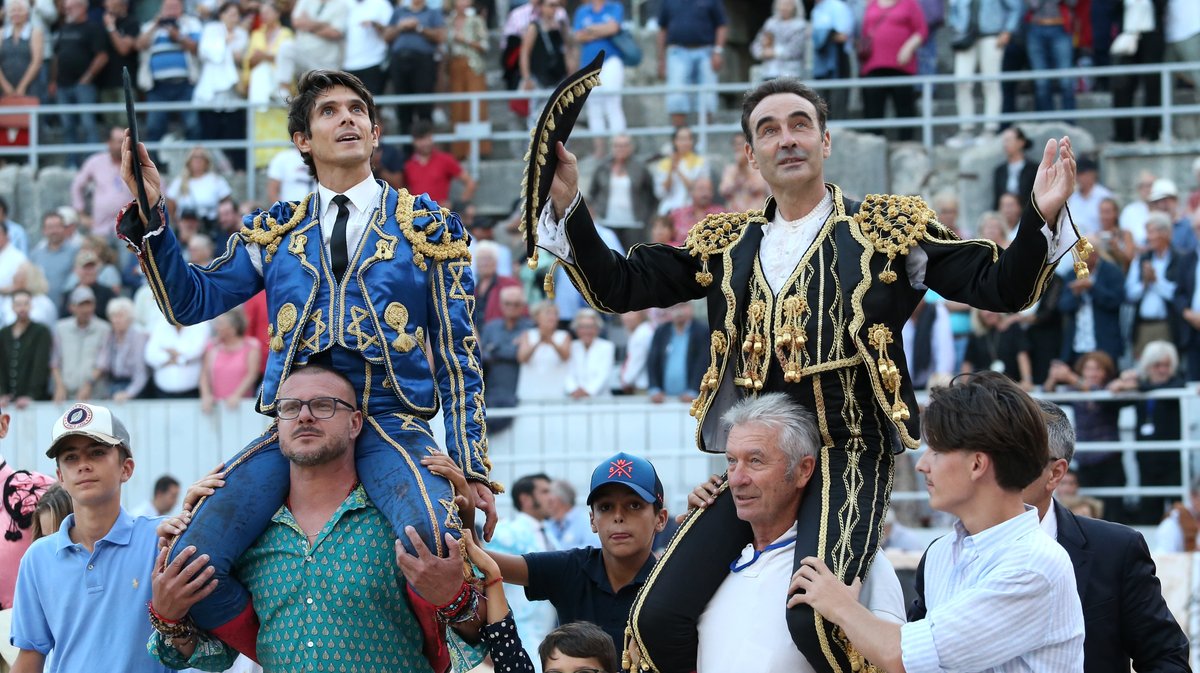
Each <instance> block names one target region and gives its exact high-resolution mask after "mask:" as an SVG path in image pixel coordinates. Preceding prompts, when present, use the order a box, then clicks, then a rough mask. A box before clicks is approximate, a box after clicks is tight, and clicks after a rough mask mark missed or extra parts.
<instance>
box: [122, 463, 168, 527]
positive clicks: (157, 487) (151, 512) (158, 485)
mask: <svg viewBox="0 0 1200 673" xmlns="http://www.w3.org/2000/svg"><path fill="white" fill-rule="evenodd" d="M177 504H179V480H177V479H176V478H175V477H172V476H171V475H169V474H164V475H163V476H161V477H159V478H158V479H157V480H155V482H154V494H153V496H152V497H151V498H150V499H149V500H147V501H145V502H143V503H142V504H141V505H138V506H137V507H134V508H133V509H131V510H129V515H130V516H134V517H137V516H145V517H150V518H154V517H160V516H166V515H168V514H170V513H171V512H173V511H175V505H177Z"/></svg>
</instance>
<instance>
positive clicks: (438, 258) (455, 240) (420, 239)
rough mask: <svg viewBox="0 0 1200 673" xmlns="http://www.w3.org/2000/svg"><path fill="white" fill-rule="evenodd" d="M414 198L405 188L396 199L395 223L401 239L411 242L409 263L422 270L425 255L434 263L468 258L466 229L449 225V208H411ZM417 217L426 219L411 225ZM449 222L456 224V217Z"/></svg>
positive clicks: (426, 268) (469, 254)
mask: <svg viewBox="0 0 1200 673" xmlns="http://www.w3.org/2000/svg"><path fill="white" fill-rule="evenodd" d="M416 200H417V199H416V197H415V196H413V195H412V194H409V193H408V190H407V189H401V190H400V191H399V196H398V198H397V199H396V224H397V225H398V226H399V227H400V231H401V233H403V234H404V238H406V239H407V240H408V242H409V244H410V245H412V250H413V264H416V265H417V267H419V268H420V269H421V270H422V271H426V270H428V267H427V266H426V264H425V258H426V257H428V258H430V259H432V260H434V261H435V262H444V261H446V260H450V259H470V258H471V252H470V249H469V248H468V247H467V244H468V240H469V239H468V236H467V230H466V228H464V227H463V226H462V224H461V223H459V224H458V226H457V227H452V226H450V223H451V221H452V220H451V218H450V211H449V210H447V209H445V208H441V207H439V208H438V209H437V210H428V209H422V210H413V207H414V204H415V203H416ZM418 217H423V218H426V219H425V223H424V225H423V226H421V228H417V226H416V224H414V221H415V220H416V219H417V218H418ZM453 222H456V223H457V222H458V219H457V218H455V219H454V220H453Z"/></svg>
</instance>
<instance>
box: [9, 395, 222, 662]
mask: <svg viewBox="0 0 1200 673" xmlns="http://www.w3.org/2000/svg"><path fill="white" fill-rule="evenodd" d="M46 456H47V457H48V458H52V459H53V460H54V462H55V464H56V467H57V469H56V474H57V476H58V480H59V482H61V483H62V485H63V488H65V489H66V491H67V493H68V494H69V495H70V496H71V504H72V505H73V507H74V513H73V514H70V515H68V516H67V518H66V519H64V520H63V523H62V526H61V527H60V528H59V530H58V532H57V533H54V534H52V535H49V536H47V537H44V538H42V539H40V540H38V541H36V542H34V543H33V544H32V545H31V546H30V547H29V551H28V552H26V554H25V556H24V558H22V559H21V566H20V570H19V571H18V573H17V590H16V598H15V602H14V606H13V610H14V615H13V624H12V632H11V636H10V640H11V642H12V644H13V646H15V647H17V648H19V649H20V654H18V655H17V661H16V664H15V665H14V667H13V670H14V671H42V670H50V671H89V670H95V669H96V665H97V662H98V661H100V660H101V659H98V657H100V658H102V660H103V662H104V665H103V668H104V669H105V670H111V671H124V672H135V673H141V672H154V673H158V672H160V671H166V670H168V669H166V668H164V667H163V666H161V665H160V664H158V663H157V662H156V661H154V659H152V658H151V657H150V655H149V654H147V653H146V641H147V639H149V637H150V632H151V626H150V622H149V621H148V620H147V619H146V613H145V611H144V610H143V606H145V605H146V604H148V603H149V601H150V596H151V592H150V589H151V572H152V570H153V568H154V563H155V540H156V534H155V527H156V526H157V524H158V520H157V519H146V518H136V519H135V518H133V517H131V516H130V515H129V513H128V512H126V511H125V510H124V508H122V507H121V485H122V484H124V483H125V482H126V481H128V480H129V478H130V477H131V476H132V475H133V457H132V454H131V450H130V441H129V431H128V430H126V429H125V425H124V424H123V423H121V421H120V419H118V418H117V417H116V416H114V415H113V413H112V411H110V410H109V409H108V408H106V407H101V406H95V405H91V404H84V403H78V404H75V405H73V406H72V407H71V408H69V409H67V411H66V413H64V414H63V415H62V416H61V417H60V418H59V419H58V420H57V421H55V423H54V428H53V429H52V430H51V433H50V448H49V449H47V450H46ZM186 556H190V554H186V555H181V558H183V559H184V560H186ZM201 560H205V559H204V557H201ZM196 567H197V568H198V567H200V566H196ZM184 572H187V570H185V571H184ZM209 575H210V573H201V574H199V575H198V576H197V577H196V579H195V581H196V582H198V583H199V584H201V585H203V584H204V583H205V582H208V580H209ZM206 590H209V589H207V588H206ZM101 625H102V626H101ZM47 662H49V665H47Z"/></svg>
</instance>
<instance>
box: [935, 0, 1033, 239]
mask: <svg viewBox="0 0 1200 673" xmlns="http://www.w3.org/2000/svg"><path fill="white" fill-rule="evenodd" d="M968 1H973V0H968ZM995 39H996V40H999V38H995ZM961 54H962V52H957V53H956V54H955V57H954V58H955V59H957V58H958V57H959V55H961ZM992 83H993V84H995V85H996V86H997V87H999V86H1000V83H999V82H992ZM998 94H999V91H998V90H997V95H998ZM969 95H970V92H969V91H968V97H969ZM973 105H974V104H973V103H972V104H971V106H972V107H971V111H970V112H969V113H968V114H975V113H974V108H973ZM959 114H964V113H963V112H961V111H960V112H959ZM987 114H999V111H998V110H997V111H996V112H995V113H993V112H988V113H987ZM1000 145H1001V147H1003V148H1004V162H1003V163H1001V164H1000V165H999V166H996V170H995V172H994V173H993V174H992V192H993V193H994V194H995V195H996V209H997V210H999V208H1000V197H1001V196H1003V195H1004V194H1013V195H1015V196H1016V197H1017V200H1018V202H1019V203H1020V204H1021V208H1022V209H1024V208H1025V206H1027V205H1029V196H1030V194H1033V178H1034V176H1036V175H1037V163H1036V162H1033V161H1030V160H1029V158H1028V157H1027V156H1025V153H1026V152H1028V151H1029V148H1030V147H1032V146H1033V143H1032V142H1031V141H1030V140H1029V136H1027V135H1025V132H1024V131H1022V130H1021V129H1020V128H1019V127H1017V126H1010V127H1008V128H1006V129H1004V132H1003V133H1001V134H1000ZM1017 216H1018V218H1019V217H1020V211H1018V213H1017Z"/></svg>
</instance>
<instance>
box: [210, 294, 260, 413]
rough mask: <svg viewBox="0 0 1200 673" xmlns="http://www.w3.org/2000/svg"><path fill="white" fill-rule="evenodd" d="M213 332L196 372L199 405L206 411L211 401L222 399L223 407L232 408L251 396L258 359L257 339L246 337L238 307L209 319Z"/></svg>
mask: <svg viewBox="0 0 1200 673" xmlns="http://www.w3.org/2000/svg"><path fill="white" fill-rule="evenodd" d="M213 333H214V335H215V336H214V338H213V340H212V342H210V343H209V344H208V349H207V350H206V351H205V352H204V369H203V371H202V372H201V374H200V406H201V408H202V409H203V410H204V413H206V414H207V413H209V412H210V411H212V408H213V402H216V401H224V402H225V406H226V407H228V408H229V409H236V408H237V406H238V404H239V403H240V402H241V401H242V400H243V399H245V398H247V397H252V396H253V395H254V388H255V384H257V383H258V374H259V361H260V360H261V358H262V355H261V354H260V352H259V345H258V340H257V339H255V338H254V337H248V336H246V317H245V315H244V314H243V313H242V310H241V309H240V308H235V309H233V310H232V311H230V312H229V313H226V314H225V315H222V316H218V317H217V318H216V319H215V320H213Z"/></svg>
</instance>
